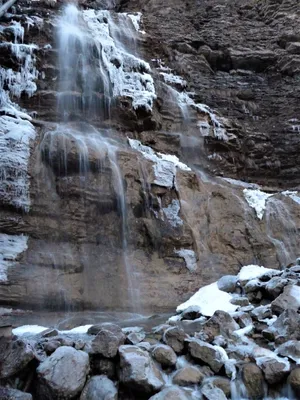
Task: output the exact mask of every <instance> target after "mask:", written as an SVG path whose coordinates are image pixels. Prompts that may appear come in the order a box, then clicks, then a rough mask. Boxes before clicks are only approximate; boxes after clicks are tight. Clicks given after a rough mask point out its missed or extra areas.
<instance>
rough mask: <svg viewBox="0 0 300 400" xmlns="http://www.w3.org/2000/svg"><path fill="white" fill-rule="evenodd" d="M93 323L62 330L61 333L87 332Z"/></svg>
mask: <svg viewBox="0 0 300 400" xmlns="http://www.w3.org/2000/svg"><path fill="white" fill-rule="evenodd" d="M92 326H93V325H82V326H77V327H75V328H73V329H70V330H64V331H60V333H67V334H69V333H70V334H77V333H79V334H81V333H87V331H88V330H89V329H90V328H91V327H92Z"/></svg>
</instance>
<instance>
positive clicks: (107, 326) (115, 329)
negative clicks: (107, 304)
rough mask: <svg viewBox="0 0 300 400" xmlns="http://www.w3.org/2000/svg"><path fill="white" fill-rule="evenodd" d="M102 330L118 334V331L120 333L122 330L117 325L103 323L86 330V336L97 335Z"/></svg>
mask: <svg viewBox="0 0 300 400" xmlns="http://www.w3.org/2000/svg"><path fill="white" fill-rule="evenodd" d="M103 329H105V330H109V331H110V332H117V333H119V332H120V330H121V332H122V329H121V328H120V327H119V326H118V325H116V324H112V323H110V322H103V323H101V324H96V325H93V326H91V327H90V328H89V329H88V331H87V333H88V335H98V333H99V332H100V331H101V330H103Z"/></svg>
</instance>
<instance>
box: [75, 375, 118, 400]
mask: <svg viewBox="0 0 300 400" xmlns="http://www.w3.org/2000/svg"><path fill="white" fill-rule="evenodd" d="M117 399H118V391H117V389H116V387H115V385H114V383H113V382H112V381H111V380H110V379H108V378H107V376H105V375H100V376H93V377H92V378H91V379H90V380H89V381H88V383H87V384H86V385H85V387H84V389H83V391H82V393H81V396H80V400H117Z"/></svg>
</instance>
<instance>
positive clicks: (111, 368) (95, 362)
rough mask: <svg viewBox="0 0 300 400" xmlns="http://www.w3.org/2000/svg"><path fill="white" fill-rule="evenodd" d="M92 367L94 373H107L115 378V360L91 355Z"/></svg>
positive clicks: (109, 376)
mask: <svg viewBox="0 0 300 400" xmlns="http://www.w3.org/2000/svg"><path fill="white" fill-rule="evenodd" d="M91 368H92V371H93V374H94V375H106V376H107V377H108V378H110V379H114V378H115V375H116V363H115V361H114V360H111V359H109V358H102V357H101V358H99V356H91Z"/></svg>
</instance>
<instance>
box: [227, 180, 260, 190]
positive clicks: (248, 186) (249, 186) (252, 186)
mask: <svg viewBox="0 0 300 400" xmlns="http://www.w3.org/2000/svg"><path fill="white" fill-rule="evenodd" d="M221 179H223V180H224V181H226V182H228V183H230V184H231V185H235V186H240V187H243V188H246V189H259V186H258V185H257V184H256V183H249V182H244V181H240V180H238V179H232V178H221Z"/></svg>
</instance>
